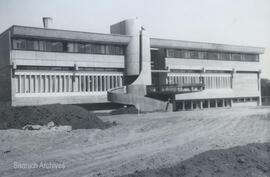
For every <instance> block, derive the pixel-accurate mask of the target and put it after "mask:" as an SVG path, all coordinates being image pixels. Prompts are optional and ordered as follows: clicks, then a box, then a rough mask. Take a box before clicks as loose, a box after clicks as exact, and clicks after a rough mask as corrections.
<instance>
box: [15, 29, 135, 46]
mask: <svg viewBox="0 0 270 177" xmlns="http://www.w3.org/2000/svg"><path fill="white" fill-rule="evenodd" d="M11 33H12V36H16V37H20V36H28V37H30V38H44V39H62V40H68V41H84V42H101V43H114V44H128V43H129V40H130V37H129V36H123V35H112V34H101V33H89V32H79V31H67V30H57V29H44V28H34V27H25V26H13V27H12V28H11Z"/></svg>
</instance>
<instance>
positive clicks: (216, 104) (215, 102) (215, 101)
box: [215, 99, 218, 108]
mask: <svg viewBox="0 0 270 177" xmlns="http://www.w3.org/2000/svg"><path fill="white" fill-rule="evenodd" d="M215 107H216V108H217V107H218V105H217V99H215Z"/></svg>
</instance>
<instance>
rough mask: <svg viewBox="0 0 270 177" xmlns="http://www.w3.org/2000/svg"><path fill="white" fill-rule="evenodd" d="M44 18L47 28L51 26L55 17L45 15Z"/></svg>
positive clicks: (44, 24)
mask: <svg viewBox="0 0 270 177" xmlns="http://www.w3.org/2000/svg"><path fill="white" fill-rule="evenodd" d="M42 20H43V27H44V28H45V29H46V28H49V27H50V25H51V23H52V22H53V19H52V18H51V17H43V18H42Z"/></svg>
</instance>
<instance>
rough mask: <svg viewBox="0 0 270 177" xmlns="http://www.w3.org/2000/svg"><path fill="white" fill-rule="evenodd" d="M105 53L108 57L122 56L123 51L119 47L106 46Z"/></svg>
mask: <svg viewBox="0 0 270 177" xmlns="http://www.w3.org/2000/svg"><path fill="white" fill-rule="evenodd" d="M106 53H107V54H109V55H123V54H124V49H123V47H121V46H113V45H107V47H106Z"/></svg>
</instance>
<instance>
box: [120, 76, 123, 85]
mask: <svg viewBox="0 0 270 177" xmlns="http://www.w3.org/2000/svg"><path fill="white" fill-rule="evenodd" d="M122 79H123V77H122V76H120V87H121V86H123V83H122Z"/></svg>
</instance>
